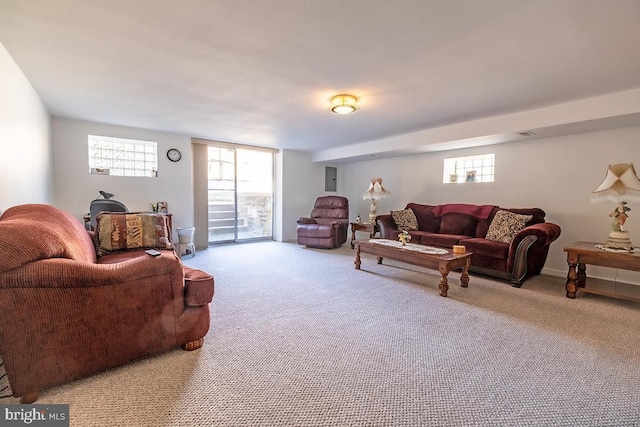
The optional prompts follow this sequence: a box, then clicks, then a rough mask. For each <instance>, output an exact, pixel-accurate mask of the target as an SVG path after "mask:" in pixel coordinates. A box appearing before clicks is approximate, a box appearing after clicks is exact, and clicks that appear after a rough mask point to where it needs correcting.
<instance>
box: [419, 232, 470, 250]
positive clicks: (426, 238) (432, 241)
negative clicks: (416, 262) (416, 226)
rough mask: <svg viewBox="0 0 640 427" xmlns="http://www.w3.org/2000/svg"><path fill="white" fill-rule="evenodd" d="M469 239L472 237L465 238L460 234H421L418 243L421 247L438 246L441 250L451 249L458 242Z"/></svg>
mask: <svg viewBox="0 0 640 427" xmlns="http://www.w3.org/2000/svg"><path fill="white" fill-rule="evenodd" d="M411 234H413V233H411ZM470 237H472V236H465V235H461V234H439V233H423V234H421V235H420V240H419V242H420V243H421V244H423V245H429V246H440V247H443V248H447V249H451V248H453V245H457V244H458V243H459V242H460V240H462V239H468V238H470ZM415 243H418V242H415Z"/></svg>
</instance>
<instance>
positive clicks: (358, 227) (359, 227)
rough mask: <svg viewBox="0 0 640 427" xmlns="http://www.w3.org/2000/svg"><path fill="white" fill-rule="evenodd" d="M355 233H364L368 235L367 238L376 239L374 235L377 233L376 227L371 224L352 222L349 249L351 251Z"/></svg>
mask: <svg viewBox="0 0 640 427" xmlns="http://www.w3.org/2000/svg"><path fill="white" fill-rule="evenodd" d="M356 231H366V232H367V233H369V238H371V239H373V238H374V237H376V233H377V232H378V231H379V230H378V226H377V225H376V224H373V223H371V222H352V223H351V249H353V247H354V246H353V241H354V240H356Z"/></svg>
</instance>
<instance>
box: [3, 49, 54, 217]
mask: <svg viewBox="0 0 640 427" xmlns="http://www.w3.org/2000/svg"><path fill="white" fill-rule="evenodd" d="M50 128H51V123H50V117H49V113H48V112H47V109H46V108H45V106H44V105H43V104H42V101H41V100H40V97H38V95H37V94H36V92H35V91H34V89H33V87H32V86H31V84H30V83H29V81H28V80H27V78H26V77H25V75H24V74H23V73H22V71H21V70H20V68H18V66H17V64H16V63H15V61H14V60H13V58H11V56H10V55H9V53H8V52H7V50H6V49H5V48H4V46H3V45H2V44H0V147H2V155H1V156H0V212H1V211H3V210H6V209H7V208H9V207H11V206H14V205H19V204H24V203H51V201H52V197H53V191H52V188H53V187H52V185H51V182H52V177H53V171H52V164H51V131H50Z"/></svg>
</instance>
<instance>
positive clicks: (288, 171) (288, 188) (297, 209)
mask: <svg viewBox="0 0 640 427" xmlns="http://www.w3.org/2000/svg"><path fill="white" fill-rule="evenodd" d="M279 157H280V159H279V163H280V167H281V178H280V179H281V181H280V187H281V192H282V195H281V198H280V203H279V208H278V210H279V211H280V212H282V216H281V230H282V232H281V234H280V235H278V239H277V240H279V241H295V240H296V227H297V223H296V221H297V219H298V218H300V217H305V216H309V214H310V213H311V209H312V208H313V204H314V202H315V201H316V198H317V197H318V196H323V195H326V194H336V195H337V194H338V193H325V191H324V165H323V164H319V163H313V162H312V161H311V154H310V153H307V152H303V151H295V150H282V151H281V153H280V154H279ZM339 179H340V178H339V177H338V180H339Z"/></svg>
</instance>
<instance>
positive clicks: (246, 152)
mask: <svg viewBox="0 0 640 427" xmlns="http://www.w3.org/2000/svg"><path fill="white" fill-rule="evenodd" d="M208 162H209V172H208V178H209V184H208V197H209V200H208V206H209V207H208V214H209V224H208V225H209V243H210V244H212V243H222V242H236V241H248V240H257V239H271V238H272V237H273V221H272V213H273V153H271V152H265V151H259V150H252V149H241V148H227V147H215V146H209V147H208Z"/></svg>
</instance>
